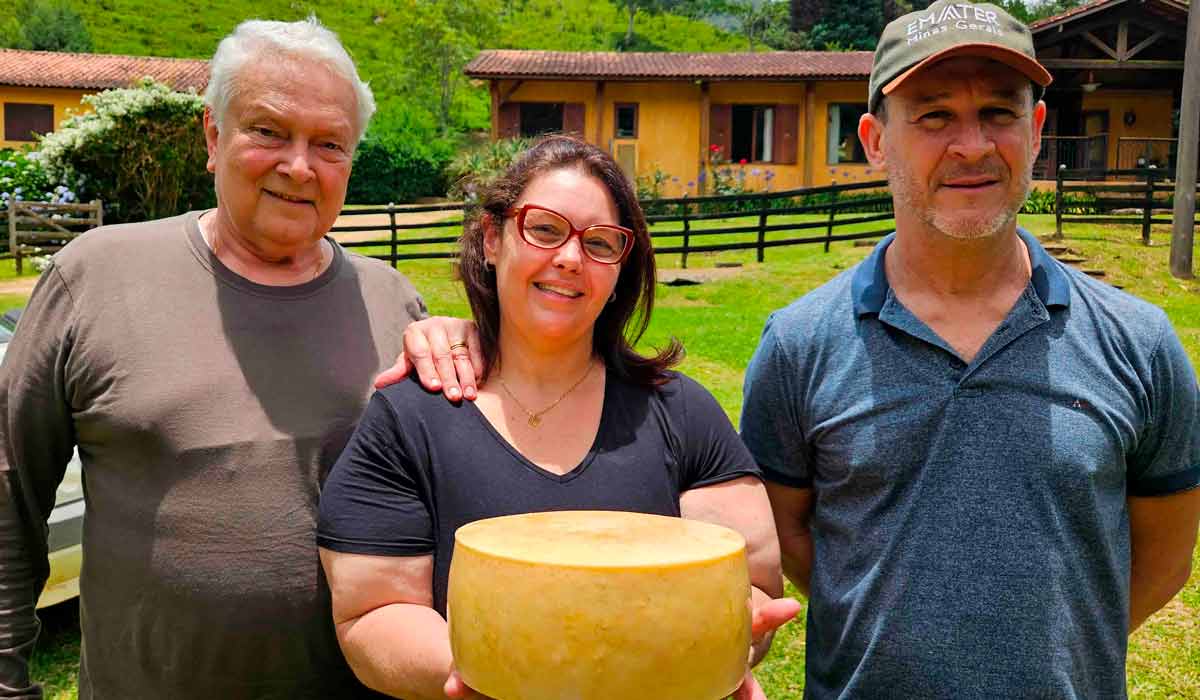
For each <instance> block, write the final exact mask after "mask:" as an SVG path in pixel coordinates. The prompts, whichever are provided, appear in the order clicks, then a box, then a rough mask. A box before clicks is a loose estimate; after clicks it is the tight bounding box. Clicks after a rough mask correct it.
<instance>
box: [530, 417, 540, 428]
mask: <svg viewBox="0 0 1200 700" xmlns="http://www.w3.org/2000/svg"><path fill="white" fill-rule="evenodd" d="M541 424H542V417H541V416H536V415H535V416H530V417H529V427H530V428H536V427H538V426H539V425H541Z"/></svg>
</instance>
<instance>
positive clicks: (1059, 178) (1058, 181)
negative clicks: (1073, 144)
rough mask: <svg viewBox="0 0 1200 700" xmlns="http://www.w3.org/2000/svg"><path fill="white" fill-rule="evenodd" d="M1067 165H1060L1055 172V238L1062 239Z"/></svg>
mask: <svg viewBox="0 0 1200 700" xmlns="http://www.w3.org/2000/svg"><path fill="white" fill-rule="evenodd" d="M1066 167H1067V166H1066V165H1060V166H1058V169H1057V170H1056V171H1055V172H1054V239H1055V240H1062V237H1063V232H1062V217H1063V170H1064V169H1065V168H1066Z"/></svg>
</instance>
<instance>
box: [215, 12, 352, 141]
mask: <svg viewBox="0 0 1200 700" xmlns="http://www.w3.org/2000/svg"><path fill="white" fill-rule="evenodd" d="M278 58H287V59H293V60H302V61H311V62H315V63H319V64H321V65H323V66H325V67H326V68H328V69H329V70H331V71H333V73H334V74H335V75H338V76H341V77H342V78H345V79H346V82H347V83H349V84H350V86H351V87H352V88H354V95H355V97H356V102H357V103H358V104H357V105H356V107H357V109H356V110H355V112H354V117H355V125H354V127H355V134H354V140H355V143H357V142H358V141H359V140H361V139H362V135H363V132H364V131H366V130H367V123H368V122H370V121H371V115H372V114H374V113H375V96H374V95H373V94H371V88H370V86H368V85H367V84H366V83H365V82H363V81H362V79H361V78H359V77H358V69H357V68H355V66H354V61H353V59H351V58H350V54H348V53H346V49H345V47H343V46H342V42H341V41H339V40H338V38H337V34H334V33H333V32H331V31H329V30H328V29H326V28H325V26H324V25H322V24H321V23H320V21H318V20H317V18H316V16H314V15H310V16H309V18H308V19H305V20H299V21H296V22H274V21H267V20H258V19H252V20H246V21H245V22H242V23H241V24H239V25H238V26H237V28H236V29H234V30H233V32H231V33H230V34H229V35H228V36H226V37H225V38H224V39H222V40H221V43H220V44H218V45H217V52H216V53H215V54H213V58H212V63H211V64H210V66H209V71H210V77H209V81H208V89H207V90H205V91H204V104H206V105H208V107H209V109H211V110H212V113H213V117H214V118H216V121H217V126H218V127H220V128H224V127H225V113H226V111H227V110H228V108H229V103H230V102H232V101H233V98H234V97H235V96H236V95H237V93H238V90H239V85H238V82H239V81H238V76H239V74H240V73H241V71H242V70H243V69H246V68H249V69H250V70H253V69H254V64H255V63H256V62H258V61H261V60H271V59H278Z"/></svg>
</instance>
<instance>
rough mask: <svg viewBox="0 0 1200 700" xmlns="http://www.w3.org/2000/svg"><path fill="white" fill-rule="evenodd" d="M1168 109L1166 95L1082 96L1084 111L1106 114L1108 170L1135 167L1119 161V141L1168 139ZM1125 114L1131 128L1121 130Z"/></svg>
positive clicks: (1128, 92)
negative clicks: (1130, 114) (1130, 117)
mask: <svg viewBox="0 0 1200 700" xmlns="http://www.w3.org/2000/svg"><path fill="white" fill-rule="evenodd" d="M1172 107H1173V104H1172V99H1171V93H1170V91H1162V92H1147V91H1138V90H1112V91H1107V92H1106V91H1104V90H1098V91H1096V92H1092V93H1085V94H1084V96H1083V110H1084V111H1086V112H1092V111H1107V112H1108V134H1109V136H1108V167H1109V168H1118V167H1122V168H1128V167H1135V166H1136V163H1121V162H1120V161H1119V154H1118V150H1117V149H1118V144H1119V140H1120V139H1122V138H1170V137H1171V112H1172ZM1129 111H1132V112H1133V114H1134V116H1135V120H1134V124H1133V126H1125V113H1126V112H1129ZM1164 155H1165V153H1164Z"/></svg>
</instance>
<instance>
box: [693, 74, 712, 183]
mask: <svg viewBox="0 0 1200 700" xmlns="http://www.w3.org/2000/svg"><path fill="white" fill-rule="evenodd" d="M711 110H712V104H711V98H710V97H709V94H708V81H707V80H701V81H700V170H699V171H698V172H697V173H696V176H697V178H696V179H697V182H699V183H700V186H699V187H697V188H696V189H697V190H699V191H700V193H701V194H704V193H706V192H708V145H709V141H708V140H709V129H710V128H711V126H710V124H709V121H708V119H709V112H710V111H711ZM701 174H703V175H704V177H703V178H700V177H699V176H700V175H701Z"/></svg>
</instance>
